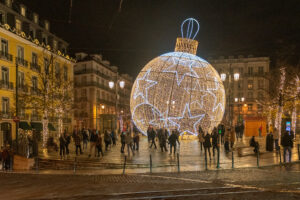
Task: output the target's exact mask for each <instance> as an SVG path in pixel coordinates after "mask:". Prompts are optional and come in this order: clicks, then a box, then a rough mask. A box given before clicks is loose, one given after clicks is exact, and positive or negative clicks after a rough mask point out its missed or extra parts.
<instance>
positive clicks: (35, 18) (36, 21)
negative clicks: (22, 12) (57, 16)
mask: <svg viewBox="0 0 300 200" xmlns="http://www.w3.org/2000/svg"><path fill="white" fill-rule="evenodd" d="M33 22H34V23H36V24H38V23H39V16H38V14H36V13H34V14H33Z"/></svg>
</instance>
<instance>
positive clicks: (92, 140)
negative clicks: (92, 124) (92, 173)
mask: <svg viewBox="0 0 300 200" xmlns="http://www.w3.org/2000/svg"><path fill="white" fill-rule="evenodd" d="M96 142H97V135H96V130H92V131H91V136H90V153H89V157H91V155H92V153H93V152H94V156H95V157H96Z"/></svg>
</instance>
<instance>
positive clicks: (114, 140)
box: [110, 130, 116, 146]
mask: <svg viewBox="0 0 300 200" xmlns="http://www.w3.org/2000/svg"><path fill="white" fill-rule="evenodd" d="M110 137H111V140H112V143H113V145H114V146H115V145H116V133H115V131H114V130H112V131H111V133H110Z"/></svg>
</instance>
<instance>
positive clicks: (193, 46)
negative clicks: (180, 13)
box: [175, 18, 200, 55]
mask: <svg viewBox="0 0 300 200" xmlns="http://www.w3.org/2000/svg"><path fill="white" fill-rule="evenodd" d="M194 23H195V26H196V27H197V30H196V32H195V33H193V29H194ZM185 24H187V28H186V35H184V31H183V30H184V25H185ZM199 29H200V25H199V22H198V21H197V20H196V19H194V18H188V19H185V20H184V21H183V22H182V24H181V37H178V38H177V40H176V45H175V51H177V52H186V53H190V54H193V55H196V53H197V47H198V41H196V40H194V38H195V37H196V35H197V34H198V32H199ZM192 34H193V35H192Z"/></svg>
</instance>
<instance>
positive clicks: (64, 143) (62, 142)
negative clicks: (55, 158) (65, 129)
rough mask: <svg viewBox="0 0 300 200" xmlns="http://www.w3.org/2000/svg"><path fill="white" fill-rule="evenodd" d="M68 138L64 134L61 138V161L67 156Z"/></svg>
mask: <svg viewBox="0 0 300 200" xmlns="http://www.w3.org/2000/svg"><path fill="white" fill-rule="evenodd" d="M65 148H66V138H65V136H64V134H61V135H60V137H59V155H60V159H63V158H64V159H65V154H66V151H65V150H66V149H65Z"/></svg>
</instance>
